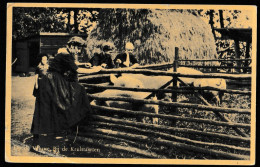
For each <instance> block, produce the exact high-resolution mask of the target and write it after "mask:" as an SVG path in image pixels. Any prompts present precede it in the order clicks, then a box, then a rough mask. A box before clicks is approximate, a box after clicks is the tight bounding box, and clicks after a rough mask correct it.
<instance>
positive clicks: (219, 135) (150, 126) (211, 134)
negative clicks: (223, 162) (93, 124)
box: [91, 115, 250, 143]
mask: <svg viewBox="0 0 260 167" xmlns="http://www.w3.org/2000/svg"><path fill="white" fill-rule="evenodd" d="M91 117H92V118H93V119H95V120H100V121H108V122H112V123H118V124H122V125H129V126H135V127H140V128H148V129H155V130H160V131H168V132H174V133H175V132H178V133H185V134H191V135H202V136H209V137H215V138H221V139H226V140H230V141H239V142H245V143H250V138H249V137H240V136H234V135H227V134H222V133H215V132H204V131H199V130H194V129H188V128H176V127H170V126H165V125H155V124H147V123H141V122H133V121H129V120H122V119H117V118H112V117H107V116H101V115H91Z"/></svg>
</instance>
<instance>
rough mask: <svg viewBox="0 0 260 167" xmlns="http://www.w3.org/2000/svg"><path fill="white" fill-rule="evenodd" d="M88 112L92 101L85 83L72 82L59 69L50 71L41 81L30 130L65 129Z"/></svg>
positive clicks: (34, 131)
mask: <svg viewBox="0 0 260 167" xmlns="http://www.w3.org/2000/svg"><path fill="white" fill-rule="evenodd" d="M89 113H91V108H90V103H89V100H88V97H87V96H86V93H85V89H84V87H83V86H82V85H80V84H79V83H78V82H69V81H68V80H66V79H65V78H64V77H63V76H62V75H60V74H59V73H57V72H50V73H47V74H46V75H45V76H43V77H42V79H41V80H40V81H39V89H38V91H37V94H36V101H35V111H34V116H33V122H32V128H31V133H32V134H51V133H60V132H63V131H66V130H68V129H69V128H70V127H72V126H75V125H76V124H78V123H79V122H80V121H81V120H83V119H84V118H85V117H86V116H87V114H89Z"/></svg>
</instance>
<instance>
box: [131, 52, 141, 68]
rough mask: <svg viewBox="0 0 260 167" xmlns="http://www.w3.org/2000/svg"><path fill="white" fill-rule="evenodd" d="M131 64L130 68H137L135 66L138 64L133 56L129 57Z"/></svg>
mask: <svg viewBox="0 0 260 167" xmlns="http://www.w3.org/2000/svg"><path fill="white" fill-rule="evenodd" d="M130 61H131V63H132V64H133V65H132V66H131V67H132V68H135V67H137V66H139V64H138V61H137V59H136V58H135V56H134V55H131V60H130Z"/></svg>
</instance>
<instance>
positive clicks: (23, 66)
mask: <svg viewBox="0 0 260 167" xmlns="http://www.w3.org/2000/svg"><path fill="white" fill-rule="evenodd" d="M15 48H16V49H15V52H16V56H17V62H16V68H15V71H17V72H27V71H28V70H29V50H28V43H27V41H22V42H17V43H16V45H15Z"/></svg>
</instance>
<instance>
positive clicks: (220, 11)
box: [219, 10, 224, 28]
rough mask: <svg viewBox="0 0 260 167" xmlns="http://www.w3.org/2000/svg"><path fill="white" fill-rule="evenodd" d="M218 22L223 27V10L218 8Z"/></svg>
mask: <svg viewBox="0 0 260 167" xmlns="http://www.w3.org/2000/svg"><path fill="white" fill-rule="evenodd" d="M219 23H220V27H221V28H224V19H223V10H219Z"/></svg>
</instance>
